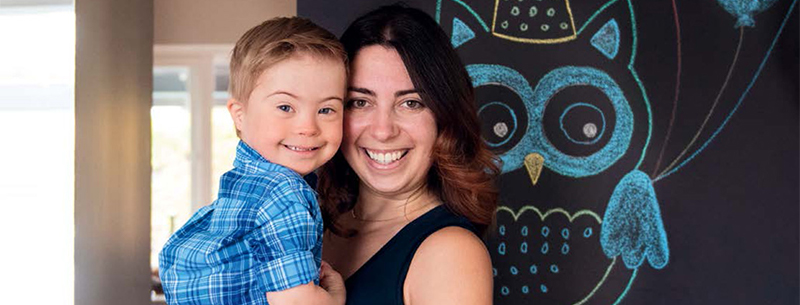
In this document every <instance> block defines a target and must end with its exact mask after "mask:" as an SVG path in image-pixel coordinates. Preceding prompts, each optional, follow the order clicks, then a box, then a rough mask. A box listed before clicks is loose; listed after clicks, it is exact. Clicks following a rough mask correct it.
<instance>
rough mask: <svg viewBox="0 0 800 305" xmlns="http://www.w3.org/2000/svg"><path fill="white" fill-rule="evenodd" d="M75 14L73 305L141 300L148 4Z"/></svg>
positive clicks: (81, 4) (103, 5) (89, 8)
mask: <svg viewBox="0 0 800 305" xmlns="http://www.w3.org/2000/svg"><path fill="white" fill-rule="evenodd" d="M162 2H163V1H162ZM75 13H76V33H77V34H76V35H77V36H76V58H75V66H76V71H75V304H80V305H95V304H96V305H100V304H116V305H125V304H147V303H149V302H150V265H149V259H150V255H149V254H150V253H149V250H150V247H149V240H150V104H151V92H152V83H153V80H152V77H153V76H152V75H153V72H152V71H153V64H152V62H153V56H152V54H153V47H152V46H153V1H152V0H137V1H129V0H107V1H96V0H76V1H75ZM42 283H43V284H45V285H46V282H42Z"/></svg>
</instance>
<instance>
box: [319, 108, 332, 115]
mask: <svg viewBox="0 0 800 305" xmlns="http://www.w3.org/2000/svg"><path fill="white" fill-rule="evenodd" d="M334 112H336V110H333V108H322V109H320V110H319V113H320V114H331V113H334Z"/></svg>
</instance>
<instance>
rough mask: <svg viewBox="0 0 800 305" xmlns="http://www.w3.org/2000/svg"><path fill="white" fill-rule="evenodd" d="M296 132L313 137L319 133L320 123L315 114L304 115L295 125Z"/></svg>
mask: <svg viewBox="0 0 800 305" xmlns="http://www.w3.org/2000/svg"><path fill="white" fill-rule="evenodd" d="M295 132H297V134H299V135H304V136H309V137H313V136H316V135H318V134H319V132H320V129H319V124H317V120H316V117H315V116H304V117H303V118H300V119H299V120H298V122H297V124H296V125H295Z"/></svg>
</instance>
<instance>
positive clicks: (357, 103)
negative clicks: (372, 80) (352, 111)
mask: <svg viewBox="0 0 800 305" xmlns="http://www.w3.org/2000/svg"><path fill="white" fill-rule="evenodd" d="M366 106H367V101H365V100H350V101H349V102H348V103H347V108H353V107H355V108H364V107H366Z"/></svg>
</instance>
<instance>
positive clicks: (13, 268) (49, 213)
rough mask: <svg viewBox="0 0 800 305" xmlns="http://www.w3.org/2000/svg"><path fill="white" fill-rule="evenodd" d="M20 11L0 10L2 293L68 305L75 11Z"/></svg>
mask: <svg viewBox="0 0 800 305" xmlns="http://www.w3.org/2000/svg"><path fill="white" fill-rule="evenodd" d="M61 2H63V1H61ZM61 2H59V1H50V3H61ZM23 5H25V4H24V3H19V1H16V2H15V1H10V2H7V3H0V44H2V45H3V47H2V48H0V129H2V130H3V132H2V133H0V143H2V145H3V149H0V168H1V169H2V171H3V174H2V175H0V198H2V199H1V200H0V202H2V203H0V205H2V207H3V213H0V232H2V233H0V234H2V235H1V237H2V241H3V245H4V246H3V249H4V251H0V261H2V262H5V264H3V275H4V276H3V277H2V279H0V292H2V295H3V301H2V302H3V303H4V304H26V303H31V296H33V295H35V296H36V299H35V303H41V304H73V303H74V295H75V294H74V278H75V276H74V268H75V267H74V253H75V249H74V239H75V230H74V228H75V224H74V201H75V200H74V198H75V196H74V181H75V180H74V175H75V169H74V163H75V126H74V125H75V120H74V109H75V108H74V104H75V102H74V87H75V80H74V75H75V10H74V7H73V6H72V4H71V2H67V3H66V4H63V5H62V4H58V5H52V4H48V5H38V6H30V4H27V5H26V6H23ZM38 283H45V284H46V287H47V290H46V293H42V288H41V287H42V285H39V284H38Z"/></svg>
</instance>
